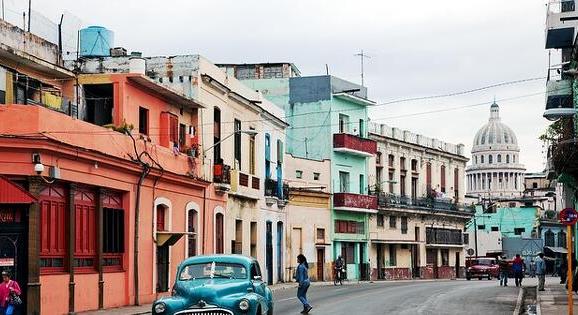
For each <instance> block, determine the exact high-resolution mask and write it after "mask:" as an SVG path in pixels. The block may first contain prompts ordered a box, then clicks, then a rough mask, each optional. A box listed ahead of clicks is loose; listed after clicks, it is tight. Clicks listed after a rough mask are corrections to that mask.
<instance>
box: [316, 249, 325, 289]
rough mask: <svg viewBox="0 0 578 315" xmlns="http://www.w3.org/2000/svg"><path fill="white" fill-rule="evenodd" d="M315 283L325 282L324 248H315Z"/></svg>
mask: <svg viewBox="0 0 578 315" xmlns="http://www.w3.org/2000/svg"><path fill="white" fill-rule="evenodd" d="M316 253H317V281H324V280H325V273H324V269H325V268H324V267H325V248H323V247H317V248H316Z"/></svg>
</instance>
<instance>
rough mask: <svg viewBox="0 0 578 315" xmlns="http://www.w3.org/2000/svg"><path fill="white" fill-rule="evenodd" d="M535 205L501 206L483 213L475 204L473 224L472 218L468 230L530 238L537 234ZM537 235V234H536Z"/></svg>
mask: <svg viewBox="0 0 578 315" xmlns="http://www.w3.org/2000/svg"><path fill="white" fill-rule="evenodd" d="M538 211H539V209H538V208H537V207H533V206H528V207H514V208H509V207H503V208H497V209H496V211H495V212H492V213H484V212H483V207H482V206H479V205H478V206H476V214H475V225H474V220H473V219H472V220H471V221H470V222H469V223H468V224H467V225H466V228H467V230H468V231H474V229H477V230H478V231H484V232H500V233H501V235H502V237H522V238H532V237H536V236H537V230H538V225H539V220H538ZM538 237H539V236H538Z"/></svg>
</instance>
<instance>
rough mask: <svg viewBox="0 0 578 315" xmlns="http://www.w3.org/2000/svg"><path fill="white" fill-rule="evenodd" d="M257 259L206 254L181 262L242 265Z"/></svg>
mask: <svg viewBox="0 0 578 315" xmlns="http://www.w3.org/2000/svg"><path fill="white" fill-rule="evenodd" d="M253 261H255V259H253V258H252V257H247V256H243V255H206V256H193V257H189V258H187V259H185V260H183V262H182V263H181V264H187V265H188V264H203V263H211V262H228V263H236V264H242V265H249V264H251V263H252V262H253Z"/></svg>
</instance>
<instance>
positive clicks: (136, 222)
mask: <svg viewBox="0 0 578 315" xmlns="http://www.w3.org/2000/svg"><path fill="white" fill-rule="evenodd" d="M141 166H142V173H141V174H140V177H139V179H138V183H137V186H136V201H135V206H134V245H133V246H134V249H133V250H134V305H140V301H139V297H138V294H139V279H138V276H139V274H138V258H139V255H138V242H139V228H138V227H139V221H140V219H139V216H140V193H141V187H142V184H143V182H144V179H145V177H146V176H147V175H148V173H149V172H150V167H149V165H148V164H146V163H142V162H141Z"/></svg>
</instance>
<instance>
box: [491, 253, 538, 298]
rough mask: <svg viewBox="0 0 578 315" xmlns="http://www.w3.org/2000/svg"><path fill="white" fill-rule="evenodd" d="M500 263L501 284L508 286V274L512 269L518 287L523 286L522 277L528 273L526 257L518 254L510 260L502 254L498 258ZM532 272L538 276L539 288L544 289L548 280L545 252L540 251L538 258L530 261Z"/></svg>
mask: <svg viewBox="0 0 578 315" xmlns="http://www.w3.org/2000/svg"><path fill="white" fill-rule="evenodd" d="M498 265H499V266H500V274H499V279H500V286H504V287H507V286H508V276H509V274H510V270H511V272H512V273H513V275H514V280H515V281H514V282H515V284H516V286H517V287H520V286H522V279H524V274H525V273H526V264H525V263H524V259H522V257H521V256H520V254H516V257H514V259H512V260H511V261H509V260H508V259H507V258H506V257H505V256H502V257H501V258H500V259H499V260H498ZM530 273H531V275H532V277H534V275H535V276H537V277H538V290H539V291H544V282H545V280H546V262H545V261H544V254H543V253H539V254H538V257H536V260H533V259H532V261H531V262H530Z"/></svg>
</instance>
